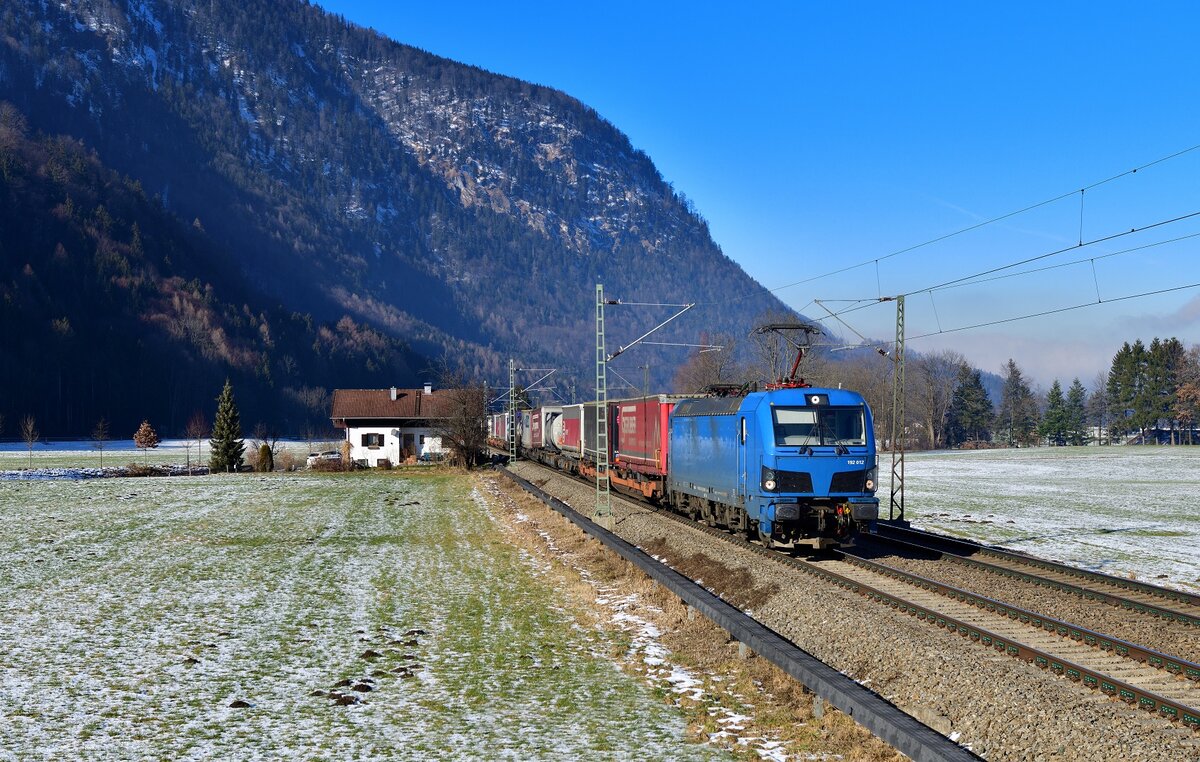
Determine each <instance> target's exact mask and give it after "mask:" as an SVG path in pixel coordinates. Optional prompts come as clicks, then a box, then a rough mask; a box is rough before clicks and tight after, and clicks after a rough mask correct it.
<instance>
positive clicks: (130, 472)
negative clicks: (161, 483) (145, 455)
mask: <svg viewBox="0 0 1200 762" xmlns="http://www.w3.org/2000/svg"><path fill="white" fill-rule="evenodd" d="M167 474H168V472H167V471H166V470H164V469H162V468H160V467H158V466H148V465H146V464H144V463H137V462H134V463H130V464H129V465H128V466H125V475H126V476H166V475H167Z"/></svg>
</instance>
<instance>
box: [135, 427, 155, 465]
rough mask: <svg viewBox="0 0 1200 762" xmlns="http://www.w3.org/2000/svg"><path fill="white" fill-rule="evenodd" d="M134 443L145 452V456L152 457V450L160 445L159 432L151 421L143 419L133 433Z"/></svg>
mask: <svg viewBox="0 0 1200 762" xmlns="http://www.w3.org/2000/svg"><path fill="white" fill-rule="evenodd" d="M133 443H134V444H135V445H137V447H138V449H139V450H141V451H142V452H143V453H144V458H149V457H150V451H151V450H153V449H154V448H155V447H158V432H156V431H155V430H154V427H153V426H151V425H150V421H142V425H141V426H138V430H137V431H136V432H134V434H133Z"/></svg>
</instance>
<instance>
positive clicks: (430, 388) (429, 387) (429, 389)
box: [425, 381, 433, 394]
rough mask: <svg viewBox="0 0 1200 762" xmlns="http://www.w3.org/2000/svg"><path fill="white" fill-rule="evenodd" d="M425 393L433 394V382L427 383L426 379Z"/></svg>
mask: <svg viewBox="0 0 1200 762" xmlns="http://www.w3.org/2000/svg"><path fill="white" fill-rule="evenodd" d="M425 393H426V394H433V384H431V383H429V382H428V381H426V382H425Z"/></svg>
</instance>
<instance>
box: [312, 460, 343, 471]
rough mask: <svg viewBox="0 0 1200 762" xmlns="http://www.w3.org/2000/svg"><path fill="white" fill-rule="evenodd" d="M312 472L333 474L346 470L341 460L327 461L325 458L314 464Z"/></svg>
mask: <svg viewBox="0 0 1200 762" xmlns="http://www.w3.org/2000/svg"><path fill="white" fill-rule="evenodd" d="M312 470H314V471H327V472H333V471H345V470H346V468H345V467H344V466H343V465H342V461H340V460H325V459H324V458H321V459H319V460H317V462H316V463H313V467H312Z"/></svg>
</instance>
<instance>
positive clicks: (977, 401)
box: [946, 363, 993, 447]
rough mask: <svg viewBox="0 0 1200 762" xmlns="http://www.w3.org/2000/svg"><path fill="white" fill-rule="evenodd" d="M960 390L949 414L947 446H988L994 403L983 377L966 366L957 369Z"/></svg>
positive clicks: (955, 389) (957, 390)
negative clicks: (974, 444) (976, 444)
mask: <svg viewBox="0 0 1200 762" xmlns="http://www.w3.org/2000/svg"><path fill="white" fill-rule="evenodd" d="M957 382H958V383H957V386H955V388H954V395H953V396H952V397H951V400H950V409H949V411H948V412H947V414H946V444H947V445H948V446H950V447H954V446H956V445H960V444H962V443H963V442H968V441H979V442H986V441H988V440H989V439H990V438H991V434H990V432H989V429H990V428H991V425H992V418H993V415H992V401H991V399H990V398H989V397H988V393H987V389H984V388H983V375H982V374H981V373H980V372H979V371H978V370H976V369H974V368H972V367H971V366H969V365H967V364H966V363H963V364H962V365H960V366H959V368H958V379H957Z"/></svg>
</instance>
